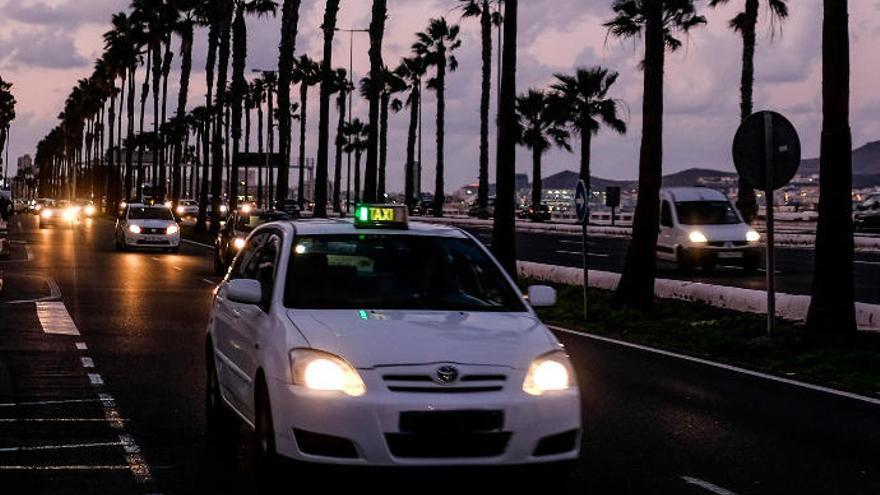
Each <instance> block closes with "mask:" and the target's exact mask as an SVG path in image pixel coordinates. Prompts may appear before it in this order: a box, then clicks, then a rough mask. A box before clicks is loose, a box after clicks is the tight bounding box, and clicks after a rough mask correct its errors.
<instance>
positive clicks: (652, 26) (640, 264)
mask: <svg viewBox="0 0 880 495" xmlns="http://www.w3.org/2000/svg"><path fill="white" fill-rule="evenodd" d="M645 9H646V14H645V15H646V22H645V63H644V67H645V69H644V73H645V76H644V78H645V80H644V94H645V96H644V100H643V103H642V115H643V120H642V145H641V152H640V156H639V194H638V203H637V204H636V212H635V217H634V219H633V233H632V241H631V242H630V245H629V249H628V250H627V256H626V263H625V265H624V269H623V275H622V277H621V279H620V284H619V285H618V287H617V293H616V299H617V302H619V303H621V304H623V305H625V306H628V307H631V308H634V309H639V310H644V311H648V310H650V309H651V308H653V305H654V277H655V273H656V270H657V253H656V250H657V225H658V221H659V218H660V211H659V210H660V184H661V179H662V175H663V69H664V58H665V55H666V53H665V44H664V29H663V2H662V1H661V0H652V1H650V2H648V3H646V6H645Z"/></svg>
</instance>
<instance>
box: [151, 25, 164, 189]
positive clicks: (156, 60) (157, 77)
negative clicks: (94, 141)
mask: <svg viewBox="0 0 880 495" xmlns="http://www.w3.org/2000/svg"><path fill="white" fill-rule="evenodd" d="M161 48H162V46H161V44H160V43H159V42H158V41H156V42H155V43H154V44H153V49H152V50H153V175H152V177H151V180H152V182H153V184H152V185H153V199H155V200H156V201H158V202H159V203H162V202H163V201H164V200H163V199H162V189H163V187H164V186H163V185H162V184H160V180H159V178H160V172H159V169H160V168H161V167H160V164H159V161H160V160H161V153H159V125H160V123H159V85H160V84H161V83H162V59H161V58H160V57H161V55H162V53H161Z"/></svg>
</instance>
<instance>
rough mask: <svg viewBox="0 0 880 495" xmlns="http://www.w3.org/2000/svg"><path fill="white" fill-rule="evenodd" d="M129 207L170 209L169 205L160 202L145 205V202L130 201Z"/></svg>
mask: <svg viewBox="0 0 880 495" xmlns="http://www.w3.org/2000/svg"><path fill="white" fill-rule="evenodd" d="M128 207H129V208H162V209H165V210H169V209H170V208H168V207H167V206H165V205H158V204H156V205H145V204H143V203H129V204H128Z"/></svg>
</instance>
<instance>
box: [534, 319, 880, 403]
mask: <svg viewBox="0 0 880 495" xmlns="http://www.w3.org/2000/svg"><path fill="white" fill-rule="evenodd" d="M548 327H549V328H550V329H551V330H556V331H559V332H564V333H569V334H572V335H577V336H580V337H586V338H588V339H593V340H598V341H600V342H607V343H609V344H615V345H619V346H623V347H629V348H630V349H638V350H640V351H645V352H650V353H652V354H659V355H661V356H667V357H671V358H675V359H681V360H683V361H690V362H692V363H698V364H703V365H706V366H711V367H713V368H718V369H722V370H725V371H732V372H734V373H739V374H741V375H748V376H752V377H755V378H763V379H764V380H770V381H773V382H778V383H784V384H786V385H793V386H795V387H800V388H805V389H808V390H813V391H816V392H822V393H825V394H829V395H835V396H837V397H843V398H846V399H853V400H858V401H861V402H866V403H868V404H873V405H876V406H880V399H878V398H876V397H868V396H866V395H859V394H854V393H852V392H845V391H843V390H837V389H834V388H830V387H823V386H821V385H813V384H812V383H806V382H799V381H797V380H792V379H790V378H782V377H779V376H774V375H769V374H767V373H761V372H760V371H752V370H747V369H745V368H740V367H737V366H731V365H729V364H723V363H716V362H715V361H709V360H708V359H700V358H696V357H693V356H686V355H684V354H678V353H677V352H670V351H664V350H663V349H656V348H654V347H648V346H645V345H639V344H633V343H631V342H624V341H622V340H617V339H612V338H609V337H603V336H601V335H594V334H591V333H587V332H579V331H577V330H571V329H568V328H562V327H557V326H554V325H548Z"/></svg>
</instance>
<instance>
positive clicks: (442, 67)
mask: <svg viewBox="0 0 880 495" xmlns="http://www.w3.org/2000/svg"><path fill="white" fill-rule="evenodd" d="M438 60H439V62H438V63H437V116H436V117H437V149H436V150H435V151H436V153H437V169H436V174H435V176H434V216H435V217H438V218H439V217H442V216H443V205H444V204H445V203H446V192H445V191H444V190H443V173H444V171H443V165H444V163H443V158H444V153H443V152H444V148H445V141H446V53H445V52H443V51H441V52H439V53H438Z"/></svg>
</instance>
